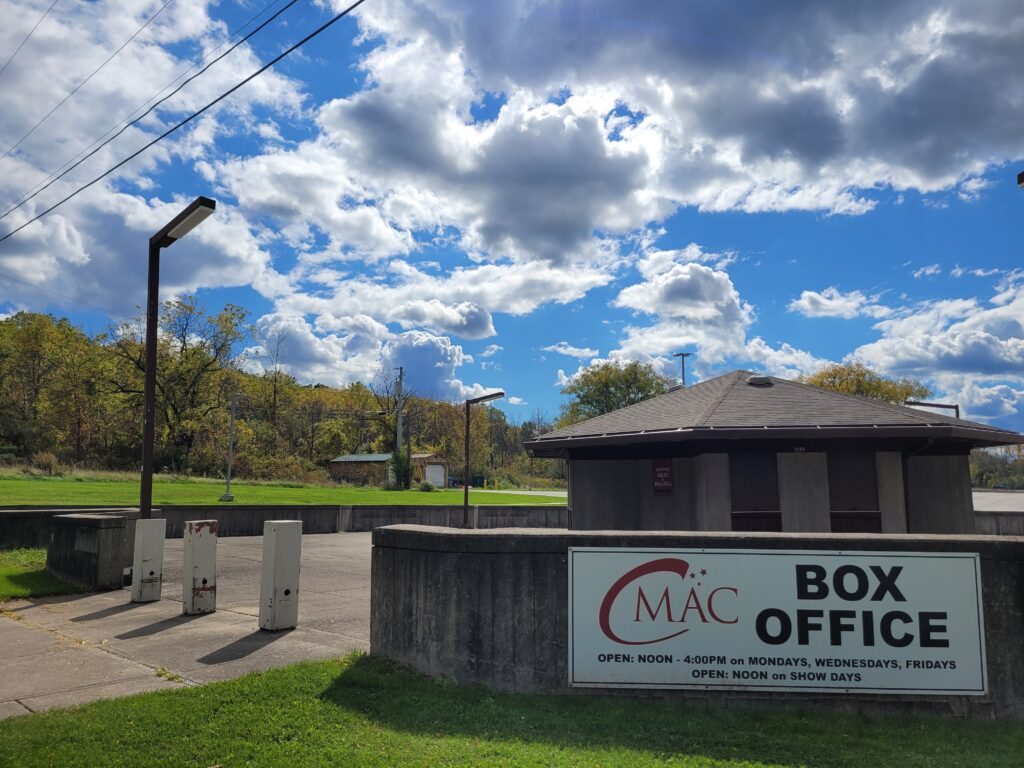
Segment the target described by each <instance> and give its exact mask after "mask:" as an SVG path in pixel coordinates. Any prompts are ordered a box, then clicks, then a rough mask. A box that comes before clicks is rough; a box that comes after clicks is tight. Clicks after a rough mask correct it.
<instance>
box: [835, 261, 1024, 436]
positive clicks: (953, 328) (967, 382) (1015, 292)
mask: <svg viewBox="0 0 1024 768" xmlns="http://www.w3.org/2000/svg"><path fill="white" fill-rule="evenodd" d="M1000 288H1001V290H1000V292H999V293H997V294H996V295H995V296H993V297H992V299H991V300H990V301H988V302H981V301H979V300H977V299H945V300H940V301H927V302H922V303H921V304H919V305H917V306H915V307H912V308H908V309H907V310H905V311H904V312H903V313H902V316H900V317H894V318H889V319H886V320H882V321H880V322H879V323H877V324H876V328H878V330H879V331H880V332H881V338H880V339H878V340H876V341H873V342H870V343H868V344H864V345H862V346H860V347H859V348H857V349H856V350H855V351H854V352H852V353H851V355H850V357H851V358H852V357H856V358H859V359H861V360H863V361H864V362H865V363H866V364H867V365H869V366H871V367H873V368H876V369H877V370H880V371H882V372H884V373H888V374H891V375H897V376H911V377H914V378H920V379H925V380H927V381H931V382H933V383H934V384H935V385H936V386H935V389H936V391H938V392H941V393H946V395H947V396H949V397H950V398H953V399H955V400H958V401H959V402H961V404H962V405H965V406H966V410H967V413H968V414H969V415H971V416H972V417H978V418H983V417H984V418H994V417H997V416H1000V415H1009V414H1011V413H1015V412H1020V409H1019V407H1018V406H1019V404H1020V397H1019V396H1018V394H1019V387H1020V386H1021V385H1024V285H1022V284H1021V283H1020V282H1019V281H1015V280H1012V279H1009V280H1005V281H1004V282H1003V284H1001V286H1000Z"/></svg>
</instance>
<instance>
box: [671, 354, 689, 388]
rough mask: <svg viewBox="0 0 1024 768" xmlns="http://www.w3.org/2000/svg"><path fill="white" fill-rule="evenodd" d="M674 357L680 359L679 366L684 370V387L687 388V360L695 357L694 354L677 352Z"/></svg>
mask: <svg viewBox="0 0 1024 768" xmlns="http://www.w3.org/2000/svg"><path fill="white" fill-rule="evenodd" d="M672 357H678V358H679V365H680V367H681V368H682V374H683V386H684V387H685V386H686V358H688V357H693V352H675V353H673V355H672Z"/></svg>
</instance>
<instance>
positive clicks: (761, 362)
mask: <svg viewBox="0 0 1024 768" xmlns="http://www.w3.org/2000/svg"><path fill="white" fill-rule="evenodd" d="M744 357H745V358H746V359H747V360H750V361H751V362H752V363H754V365H755V367H756V368H757V369H758V370H760V371H763V372H765V373H768V374H770V375H772V376H779V377H781V378H787V379H792V378H796V377H797V376H806V375H809V374H811V373H814V372H815V371H816V370H818V369H820V368H822V367H823V366H825V365H827V364H828V362H829V361H828V360H824V359H822V358H819V357H815V356H814V355H812V354H811V353H810V352H806V351H804V350H802V349H797V348H796V347H793V346H792V345H790V344H788V343H786V342H783V343H782V344H781V345H780V346H779V348H778V349H775V348H773V347H772V346H771V345H769V344H768V343H767V342H766V341H765V340H764V339H762V338H761V337H760V336H756V337H754V338H753V339H751V340H750V341H748V342H747V345H746V347H745V348H744Z"/></svg>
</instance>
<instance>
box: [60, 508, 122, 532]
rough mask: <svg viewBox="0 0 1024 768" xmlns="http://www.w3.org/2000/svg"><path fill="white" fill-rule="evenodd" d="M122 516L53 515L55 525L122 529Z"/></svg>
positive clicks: (80, 513)
mask: <svg viewBox="0 0 1024 768" xmlns="http://www.w3.org/2000/svg"><path fill="white" fill-rule="evenodd" d="M125 520H127V517H126V516H124V515H110V514H107V515H104V514H100V513H95V512H76V513H74V514H71V515H54V516H53V522H54V524H56V525H73V526H78V527H82V528H124V524H125Z"/></svg>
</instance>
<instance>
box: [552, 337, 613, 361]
mask: <svg viewBox="0 0 1024 768" xmlns="http://www.w3.org/2000/svg"><path fill="white" fill-rule="evenodd" d="M541 349H543V350H544V351H545V352H557V353H558V354H560V355H565V356H567V357H578V358H580V359H583V358H587V357H597V356H598V355H599V354H601V352H600V350H597V349H591V348H590V347H574V346H573V345H572V344H570V343H569V342H567V341H560V342H558V343H557V344H550V345H548V346H546V347H541Z"/></svg>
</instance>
